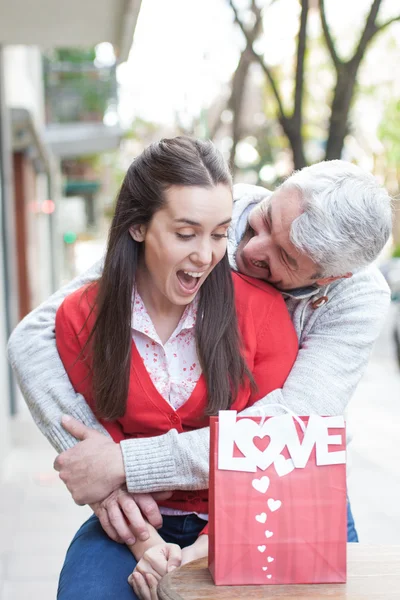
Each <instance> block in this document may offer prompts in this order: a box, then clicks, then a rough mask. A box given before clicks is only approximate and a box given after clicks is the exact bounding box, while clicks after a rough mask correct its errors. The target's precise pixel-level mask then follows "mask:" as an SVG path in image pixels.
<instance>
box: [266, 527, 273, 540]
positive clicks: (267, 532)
mask: <svg viewBox="0 0 400 600" xmlns="http://www.w3.org/2000/svg"><path fill="white" fill-rule="evenodd" d="M273 535H274V532H273V531H268V529H267V531H266V532H265V537H266V538H270V537H272V536H273Z"/></svg>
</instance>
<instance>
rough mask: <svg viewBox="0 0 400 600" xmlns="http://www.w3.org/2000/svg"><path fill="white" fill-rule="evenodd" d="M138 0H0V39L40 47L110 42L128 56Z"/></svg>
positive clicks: (4, 41) (4, 42)
mask: <svg viewBox="0 0 400 600" xmlns="http://www.w3.org/2000/svg"><path fill="white" fill-rule="evenodd" d="M140 5H141V0H83V1H82V0H68V2H55V1H54V0H12V2H10V0H0V15H1V17H0V43H1V44H6V45H7V44H23V45H27V46H29V45H34V46H39V47H40V48H42V49H47V48H54V47H58V48H62V47H71V46H85V47H89V46H94V45H96V44H98V43H100V42H110V43H111V44H113V46H114V48H115V50H116V53H117V56H118V58H119V60H121V61H123V60H126V59H127V58H128V54H129V50H130V48H131V45H132V41H133V34H134V31H135V27H136V22H137V18H138V15H139V10H140Z"/></svg>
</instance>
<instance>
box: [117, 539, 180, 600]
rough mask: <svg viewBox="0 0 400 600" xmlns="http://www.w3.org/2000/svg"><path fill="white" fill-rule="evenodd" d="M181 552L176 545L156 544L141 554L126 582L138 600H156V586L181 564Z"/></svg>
mask: <svg viewBox="0 0 400 600" xmlns="http://www.w3.org/2000/svg"><path fill="white" fill-rule="evenodd" d="M181 559H182V550H181V548H180V547H179V546H178V545H177V544H167V543H165V542H164V543H163V544H157V545H155V546H152V547H151V548H149V549H148V550H146V552H145V553H144V554H143V556H142V558H141V559H140V560H139V562H138V564H137V565H136V568H135V570H134V571H133V573H132V574H131V575H130V576H129V578H128V582H129V583H130V585H131V586H132V587H133V590H134V592H135V594H136V595H137V596H138V598H140V600H157V585H158V582H159V581H160V579H161V578H162V577H164V575H166V574H167V573H169V572H171V571H173V570H174V569H176V567H179V565H180V564H181Z"/></svg>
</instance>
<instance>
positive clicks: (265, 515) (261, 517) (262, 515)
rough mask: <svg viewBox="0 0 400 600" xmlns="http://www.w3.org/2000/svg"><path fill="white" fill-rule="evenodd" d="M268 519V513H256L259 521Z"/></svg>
mask: <svg viewBox="0 0 400 600" xmlns="http://www.w3.org/2000/svg"><path fill="white" fill-rule="evenodd" d="M266 520H267V513H261V514H260V515H256V521H258V522H259V523H265V521H266Z"/></svg>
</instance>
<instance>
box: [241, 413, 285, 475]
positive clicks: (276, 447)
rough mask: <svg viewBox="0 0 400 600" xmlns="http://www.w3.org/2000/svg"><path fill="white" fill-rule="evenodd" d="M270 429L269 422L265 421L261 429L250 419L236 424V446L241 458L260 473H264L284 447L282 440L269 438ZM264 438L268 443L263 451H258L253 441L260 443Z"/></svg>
mask: <svg viewBox="0 0 400 600" xmlns="http://www.w3.org/2000/svg"><path fill="white" fill-rule="evenodd" d="M270 429H271V425H270V421H266V422H265V423H264V424H263V426H262V427H260V426H259V424H258V423H256V422H255V421H252V420H251V419H241V420H240V421H237V423H236V435H235V443H236V446H237V447H238V448H239V450H240V452H242V454H243V456H246V457H248V458H250V459H251V460H252V461H253V462H254V464H255V465H256V466H257V467H258V468H259V469H261V470H262V471H265V469H266V468H267V467H269V466H270V465H271V464H272V463H273V462H274V460H275V458H276V457H277V456H278V454H279V453H280V452H281V450H282V449H283V446H284V444H282V440H278V439H277V438H276V437H275V439H274V438H273V437H272V438H271V437H270ZM265 438H268V440H269V443H268V445H267V446H266V448H265V450H260V449H259V448H258V447H257V446H256V444H255V440H256V439H258V440H259V441H260V443H261V442H263V441H264V439H265Z"/></svg>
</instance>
